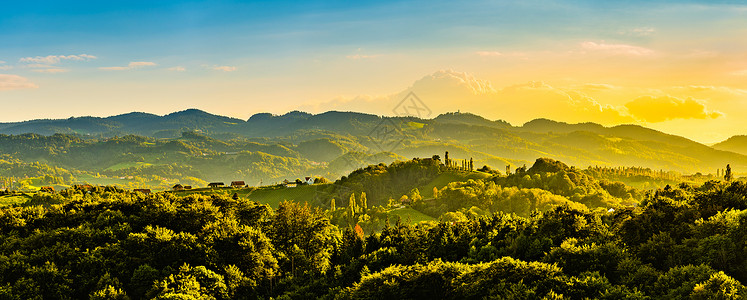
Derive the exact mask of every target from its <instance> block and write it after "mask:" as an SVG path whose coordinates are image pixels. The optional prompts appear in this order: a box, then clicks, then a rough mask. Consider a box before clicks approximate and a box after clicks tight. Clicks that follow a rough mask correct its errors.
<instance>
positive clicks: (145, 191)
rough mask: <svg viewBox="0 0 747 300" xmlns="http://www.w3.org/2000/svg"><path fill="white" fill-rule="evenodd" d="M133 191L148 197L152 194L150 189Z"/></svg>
mask: <svg viewBox="0 0 747 300" xmlns="http://www.w3.org/2000/svg"><path fill="white" fill-rule="evenodd" d="M132 191H133V192H138V193H143V194H146V195H150V193H151V191H150V189H134V190H132Z"/></svg>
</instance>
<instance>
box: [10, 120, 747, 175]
mask: <svg viewBox="0 0 747 300" xmlns="http://www.w3.org/2000/svg"><path fill="white" fill-rule="evenodd" d="M27 133H34V134H37V135H42V136H51V135H57V136H59V135H60V134H62V135H66V136H69V137H74V138H75V139H76V141H77V142H73V144H74V145H73V146H74V147H72V148H70V149H67V150H60V151H57V152H54V155H52V154H48V153H47V152H45V151H36V150H35V151H31V150H30V149H31V148H28V149H26V148H23V147H19V146H13V147H10V144H12V143H19V142H18V139H17V138H12V137H13V136H18V135H23V134H27ZM0 134H2V135H4V136H0V151H2V154H7V155H11V156H13V157H15V158H18V159H21V160H23V161H43V162H48V163H50V164H52V165H55V166H60V167H71V168H77V169H84V170H90V171H103V170H107V169H108V170H111V169H112V167H113V166H114V165H119V166H121V165H122V164H125V165H126V164H128V163H129V164H132V163H135V162H136V163H138V164H139V165H138V166H140V167H147V166H152V167H155V166H159V165H163V164H168V163H172V164H186V163H187V162H188V161H192V162H193V163H194V161H195V160H197V159H200V158H202V157H204V156H205V155H231V154H232V153H233V154H235V153H240V152H242V151H244V152H247V153H250V154H252V155H255V156H256V155H259V156H256V157H264V158H262V162H258V163H259V164H262V163H266V164H269V165H267V166H264V167H261V168H260V167H256V168H257V169H262V168H272V167H273V166H272V163H271V161H272V159H268V158H267V157H266V156H261V155H271V156H273V157H278V158H287V159H292V160H291V161H288V162H287V165H286V167H285V169H283V171H282V172H265V173H253V172H255V171H247V170H245V169H240V168H239V169H236V170H233V171H232V172H233V173H232V174H243V175H242V176H245V177H247V178H250V179H251V180H258V181H259V180H262V179H263V178H264V179H272V180H276V179H280V178H283V177H286V176H301V175H303V174H308V172H316V173H319V174H324V175H326V176H341V175H344V174H346V172H349V171H350V170H351V169H355V168H357V167H361V166H363V165H365V164H368V163H378V162H377V161H376V159H383V160H385V161H384V162H387V161H391V160H393V159H397V158H398V157H399V158H411V157H430V156H432V155H434V154H437V155H444V152H446V151H448V152H449V153H450V155H451V157H452V158H453V159H470V158H472V159H473V160H474V161H475V166H476V167H478V166H482V165H488V166H491V167H492V168H494V169H498V170H501V171H502V170H504V169H505V167H506V165H510V166H511V168H516V167H518V166H521V165H524V164H528V163H530V162H532V161H534V160H535V159H536V158H538V157H549V158H554V159H558V160H561V161H564V162H566V163H568V164H570V165H574V166H577V167H582V168H585V167H587V166H605V167H615V166H636V167H643V168H650V169H653V170H660V169H661V170H671V171H678V172H683V173H696V172H701V173H704V174H709V173H714V174H715V173H716V169H722V168H724V167H725V166H726V165H727V164H731V166H732V168H733V169H734V170H735V172H736V173H739V172H740V170H744V169H747V137H733V138H731V139H729V140H727V141H724V142H722V143H719V144H716V145H713V146H707V145H704V144H701V143H698V142H695V141H692V140H689V139H687V138H684V137H681V136H676V135H670V134H666V133H663V132H660V131H656V130H653V129H649V128H646V127H642V126H638V125H618V126H612V127H605V126H602V125H599V124H595V123H579V124H568V123H563V122H557V121H553V120H548V119H536V120H532V121H530V122H527V123H525V124H523V125H521V126H513V125H511V124H509V123H508V122H505V121H502V120H488V119H485V118H483V117H481V116H479V115H475V114H469V113H459V112H455V113H446V114H441V115H439V116H437V117H435V118H432V119H422V118H416V117H380V116H376V115H372V114H365V113H358V112H341V111H328V112H325V113H320V114H309V113H305V112H299V111H292V112H289V113H286V114H283V115H273V114H269V113H259V114H255V115H253V116H251V117H250V118H249V119H248V120H241V119H236V118H231V117H226V116H220V115H214V114H210V113H207V112H205V111H201V110H197V109H188V110H185V111H179V112H174V113H171V114H168V115H164V116H159V115H155V114H149V113H142V112H132V113H127V114H122V115H117V116H111V117H103V118H102V117H73V118H69V119H56V120H50V119H40V120H30V121H24V122H15V123H0ZM130 135H133V136H140V137H142V138H141V140H139V142H138V144H137V146H132V145H130V146H128V147H129V148H126V149H125V148H121V149H120V148H117V147H124V146H121V145H120V144H119V143H112V142H109V143H108V144H107V146H106V147H102V146H96V145H97V143H98V144H101V143H106V142H107V141H109V140H111V139H112V138H114V137H123V136H130ZM177 141H178V142H179V144H174V142H177ZM45 143H46V142H45ZM66 143H69V142H66ZM76 143H78V144H79V145H78V146H75V144H76ZM123 144H125V143H123ZM117 145H120V146H117ZM37 146H38V145H37ZM28 147H32V146H28ZM132 147H135V148H132ZM155 147H160V148H155ZM60 149H64V147H62V146H61V148H60ZM74 149H79V150H80V149H86V150H85V152H86V153H87V156H86V157H89V160H90V162H89V161H83V162H81V161H80V159H82V158H79V157H76V158H75V159H73V158H71V156H73V155H74V154H73V153H70V152H73V151H74ZM101 149H107V150H106V151H109V152H111V153H109V154H108V155H97V154H96V153H97V152H96V151H99V150H101ZM37 150H38V149H37ZM81 151H82V150H81ZM101 151H103V150H101ZM149 151H159V153H160V152H164V151H165V152H164V153H169V151H173V152H174V153H179V155H181V156H180V157H181V158H179V159H175V158H173V159H172V160H166V161H164V158H163V157H159V158H158V159H155V158H153V157H155V156H153V155H138V154H137V153H148V152H149ZM32 153H35V154H32ZM50 155H52V156H50ZM164 155H166V154H164ZM377 155H378V156H377ZM133 156H136V157H137V161H128V160H132V157H133ZM193 156H200V157H193ZM96 157H107V159H97V158H96ZM73 161H74V162H75V163H73ZM190 167H194V165H191V166H190ZM294 168H295V169H298V170H297V171H295V172H294V171H293V170H294ZM242 170H243V171H242ZM270 173H272V175H271V176H270V175H268V174H270ZM202 174H203V175H205V176H206V177H211V178H214V177H216V176H217V175H216V174H217V171H216V172H202ZM207 174H212V175H210V176H207ZM268 177H270V178H268ZM211 178H202V179H204V180H210V179H211ZM294 178H295V177H294Z"/></svg>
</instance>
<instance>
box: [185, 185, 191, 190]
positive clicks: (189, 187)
mask: <svg viewBox="0 0 747 300" xmlns="http://www.w3.org/2000/svg"><path fill="white" fill-rule="evenodd" d="M184 189H185V190H191V189H192V186H191V185H185V186H184Z"/></svg>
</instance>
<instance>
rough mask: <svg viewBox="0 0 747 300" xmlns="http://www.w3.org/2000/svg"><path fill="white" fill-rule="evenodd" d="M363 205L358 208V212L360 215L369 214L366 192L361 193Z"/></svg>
mask: <svg viewBox="0 0 747 300" xmlns="http://www.w3.org/2000/svg"><path fill="white" fill-rule="evenodd" d="M360 202H361V205H360V207H358V210H359V212H360V213H364V214H365V213H367V212H368V200H367V199H366V192H361V200H360Z"/></svg>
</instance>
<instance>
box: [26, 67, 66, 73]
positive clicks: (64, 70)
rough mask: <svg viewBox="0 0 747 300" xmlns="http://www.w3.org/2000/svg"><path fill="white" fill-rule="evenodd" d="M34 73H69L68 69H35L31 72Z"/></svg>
mask: <svg viewBox="0 0 747 300" xmlns="http://www.w3.org/2000/svg"><path fill="white" fill-rule="evenodd" d="M31 71H32V72H37V73H65V72H67V70H66V69H60V68H52V69H35V70H31Z"/></svg>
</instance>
